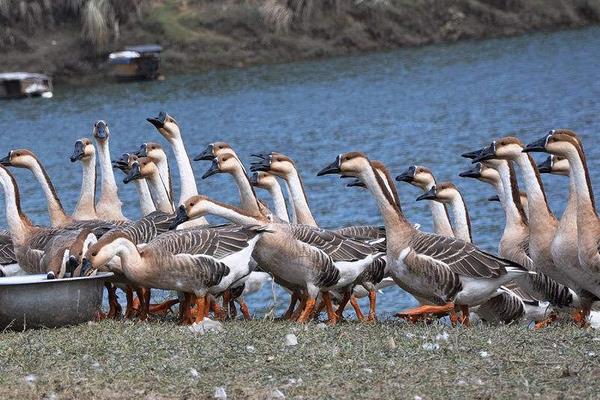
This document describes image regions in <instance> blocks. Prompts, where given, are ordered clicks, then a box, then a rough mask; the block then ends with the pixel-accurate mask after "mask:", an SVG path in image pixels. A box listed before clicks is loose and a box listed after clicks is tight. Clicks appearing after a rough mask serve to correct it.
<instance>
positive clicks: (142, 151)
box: [135, 142, 167, 163]
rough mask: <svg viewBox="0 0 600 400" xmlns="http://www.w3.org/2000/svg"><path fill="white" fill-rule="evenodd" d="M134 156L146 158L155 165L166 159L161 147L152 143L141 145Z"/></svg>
mask: <svg viewBox="0 0 600 400" xmlns="http://www.w3.org/2000/svg"><path fill="white" fill-rule="evenodd" d="M135 155H136V156H138V157H148V158H149V159H151V160H152V161H154V162H155V163H156V162H159V161H163V160H166V159H167V153H165V151H164V149H163V148H162V146H161V145H160V144H158V143H154V142H148V143H143V144H142V145H140V148H139V150H138V151H137V152H136V153H135Z"/></svg>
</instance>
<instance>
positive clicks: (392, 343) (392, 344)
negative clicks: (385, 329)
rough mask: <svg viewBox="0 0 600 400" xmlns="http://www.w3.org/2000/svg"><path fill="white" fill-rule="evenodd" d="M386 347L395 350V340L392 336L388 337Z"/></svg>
mask: <svg viewBox="0 0 600 400" xmlns="http://www.w3.org/2000/svg"><path fill="white" fill-rule="evenodd" d="M386 347H387V348H388V350H396V348H397V347H398V346H396V341H395V340H394V338H393V337H391V336H390V337H389V338H388V340H387V342H386Z"/></svg>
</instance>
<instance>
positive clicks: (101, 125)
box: [94, 120, 108, 140]
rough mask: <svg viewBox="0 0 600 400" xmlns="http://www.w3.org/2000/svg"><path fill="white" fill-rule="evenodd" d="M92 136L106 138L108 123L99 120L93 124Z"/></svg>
mask: <svg viewBox="0 0 600 400" xmlns="http://www.w3.org/2000/svg"><path fill="white" fill-rule="evenodd" d="M94 136H95V137H96V138H97V139H102V140H104V139H108V125H107V124H106V122H104V121H102V120H100V121H96V123H95V124H94Z"/></svg>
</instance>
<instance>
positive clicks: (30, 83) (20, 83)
mask: <svg viewBox="0 0 600 400" xmlns="http://www.w3.org/2000/svg"><path fill="white" fill-rule="evenodd" d="M38 96H39V97H44V98H50V97H52V79H51V78H50V77H49V76H48V75H44V74H35V73H31V72H6V73H0V98H4V99H18V98H22V97H38Z"/></svg>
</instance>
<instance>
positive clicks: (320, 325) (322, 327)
mask: <svg viewBox="0 0 600 400" xmlns="http://www.w3.org/2000/svg"><path fill="white" fill-rule="evenodd" d="M317 329H327V324H326V323H324V322H319V323H318V324H317Z"/></svg>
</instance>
